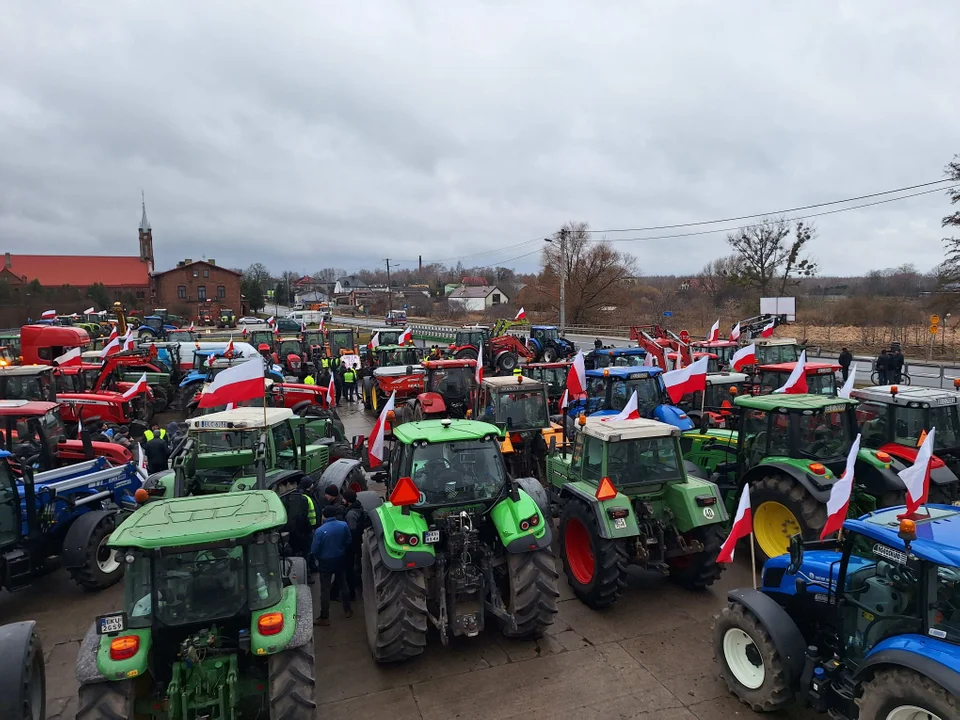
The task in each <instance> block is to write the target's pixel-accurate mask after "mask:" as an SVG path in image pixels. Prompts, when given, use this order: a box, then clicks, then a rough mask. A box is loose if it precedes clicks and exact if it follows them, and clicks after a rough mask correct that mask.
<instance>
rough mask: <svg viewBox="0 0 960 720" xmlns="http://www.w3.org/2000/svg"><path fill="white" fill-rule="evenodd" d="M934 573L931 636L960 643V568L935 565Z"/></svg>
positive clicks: (930, 618) (929, 620) (930, 623)
mask: <svg viewBox="0 0 960 720" xmlns="http://www.w3.org/2000/svg"><path fill="white" fill-rule="evenodd" d="M933 573H934V590H933V592H932V593H931V603H930V605H931V607H930V617H929V618H928V621H927V622H928V623H929V625H930V633H929V634H930V635H931V636H935V637H941V638H942V639H944V640H947V641H949V642H954V643H960V568H955V567H948V566H946V565H940V566H937V565H935V566H933Z"/></svg>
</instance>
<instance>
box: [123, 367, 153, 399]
mask: <svg viewBox="0 0 960 720" xmlns="http://www.w3.org/2000/svg"><path fill="white" fill-rule="evenodd" d="M148 392H150V386H149V385H148V384H147V374H146V373H144V374H143V375H141V376H140V379H139V380H137V381H136V382H135V383H134V384H133V385H131V386H130V388H129V389H128V390H127V391H126V392H125V393H124V394H123V399H124V400H129V399H130V398H132V397H133V396H134V395H139V394H140V393H148Z"/></svg>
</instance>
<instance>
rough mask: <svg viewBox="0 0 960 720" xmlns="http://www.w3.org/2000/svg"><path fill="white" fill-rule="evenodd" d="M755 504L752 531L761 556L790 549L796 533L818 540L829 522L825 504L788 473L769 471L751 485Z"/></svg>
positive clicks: (751, 495)
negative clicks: (791, 540)
mask: <svg viewBox="0 0 960 720" xmlns="http://www.w3.org/2000/svg"><path fill="white" fill-rule="evenodd" d="M750 503H751V504H752V505H753V532H754V538H755V539H756V543H757V549H758V550H759V553H758V554H759V556H760V557H759V558H758V559H759V560H760V562H761V563H764V562H766V561H767V560H769V559H770V558H772V557H777V556H778V555H783V554H784V553H786V552H788V551H789V550H790V538H792V537H793V536H794V535H796V534H797V533H800V534H801V535H802V536H803V539H804V540H816V539H818V538H819V537H820V531H821V530H823V526H824V525H825V524H826V522H827V510H826V506H825V505H824V504H823V503H821V502H819V501H818V500H817V499H816V498H815V497H813V495H811V494H810V493H809V492H808V491H807V489H806V488H805V487H804V486H803V485H801V484H800V483H799V482H797V481H796V480H794V479H793V478H792V477H789V476H787V475H781V474H777V475H768V476H767V477H765V478H763V479H762V480H759V481H757V482H754V483H751V485H750Z"/></svg>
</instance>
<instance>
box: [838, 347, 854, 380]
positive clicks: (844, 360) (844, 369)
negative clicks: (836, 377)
mask: <svg viewBox="0 0 960 720" xmlns="http://www.w3.org/2000/svg"><path fill="white" fill-rule="evenodd" d="M837 362H838V363H840V372H841V373H843V381H844V382H846V381H847V376H848V375H849V374H850V363H852V362H853V355H852V354H851V353H850V351H849V350H847V349H846V348H843V350H841V351H840V357H839V358H837Z"/></svg>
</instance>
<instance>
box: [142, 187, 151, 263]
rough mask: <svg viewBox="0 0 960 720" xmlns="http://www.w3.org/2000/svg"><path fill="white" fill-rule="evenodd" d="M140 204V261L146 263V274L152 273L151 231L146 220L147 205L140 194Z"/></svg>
mask: <svg viewBox="0 0 960 720" xmlns="http://www.w3.org/2000/svg"><path fill="white" fill-rule="evenodd" d="M140 204H141V206H142V207H143V216H142V217H141V218H140V259H141V260H142V261H143V262H145V263H147V272H153V230H151V229H150V221H149V220H147V203H146V200H145V199H144V197H143V192H141V193H140Z"/></svg>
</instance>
